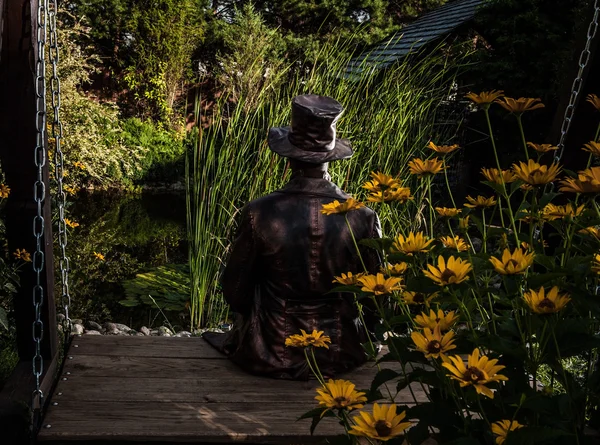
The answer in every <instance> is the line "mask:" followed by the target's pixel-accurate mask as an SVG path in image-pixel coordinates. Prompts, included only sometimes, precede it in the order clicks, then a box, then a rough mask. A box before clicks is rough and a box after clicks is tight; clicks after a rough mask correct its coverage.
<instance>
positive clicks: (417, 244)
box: [392, 232, 433, 255]
mask: <svg viewBox="0 0 600 445" xmlns="http://www.w3.org/2000/svg"><path fill="white" fill-rule="evenodd" d="M431 243H433V240H432V239H428V237H427V236H425V234H424V233H423V232H417V233H413V232H410V233H409V234H408V236H407V237H406V238H404V236H403V235H398V236H397V237H396V239H395V240H394V243H393V244H392V250H393V251H396V252H402V253H404V254H406V255H412V254H414V253H418V252H428V251H429V249H428V247H429V245H430V244H431Z"/></svg>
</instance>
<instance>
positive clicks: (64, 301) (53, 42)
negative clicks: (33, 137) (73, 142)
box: [48, 0, 72, 352]
mask: <svg viewBox="0 0 600 445" xmlns="http://www.w3.org/2000/svg"><path fill="white" fill-rule="evenodd" d="M57 13H58V5H57V0H49V9H48V23H49V25H50V49H49V51H48V55H49V58H50V63H51V64H52V77H51V81H50V91H51V98H52V110H53V119H52V139H53V140H54V178H55V179H56V183H57V199H56V201H57V206H58V246H59V248H60V259H59V268H60V283H61V294H60V302H61V305H62V307H63V309H64V311H65V318H64V320H63V334H64V338H65V344H66V343H67V340H68V339H69V336H70V334H71V326H72V323H71V318H70V317H69V307H70V305H71V295H70V294H69V271H70V266H69V258H68V257H67V242H68V239H67V225H66V223H65V205H66V194H65V191H64V188H63V179H64V155H63V152H62V146H61V142H62V134H63V127H62V122H61V121H60V94H61V93H60V79H59V77H58V64H59V63H60V52H59V47H58V34H57V30H56V14H57ZM65 352H66V351H65Z"/></svg>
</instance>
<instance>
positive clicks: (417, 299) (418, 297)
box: [413, 292, 425, 303]
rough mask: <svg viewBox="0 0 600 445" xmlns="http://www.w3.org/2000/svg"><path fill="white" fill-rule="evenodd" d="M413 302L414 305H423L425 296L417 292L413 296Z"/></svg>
mask: <svg viewBox="0 0 600 445" xmlns="http://www.w3.org/2000/svg"><path fill="white" fill-rule="evenodd" d="M413 301H414V302H415V303H425V295H424V294H422V293H421V292H417V293H416V294H415V296H414V297H413Z"/></svg>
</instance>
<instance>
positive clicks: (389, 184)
mask: <svg viewBox="0 0 600 445" xmlns="http://www.w3.org/2000/svg"><path fill="white" fill-rule="evenodd" d="M371 177H372V178H373V180H372V181H367V182H366V183H365V184H364V185H363V186H362V188H364V189H367V190H369V191H370V192H383V191H386V190H388V189H395V188H399V187H400V185H401V183H400V181H399V180H398V179H396V178H393V177H392V176H390V175H386V174H385V173H381V172H377V173H375V172H371Z"/></svg>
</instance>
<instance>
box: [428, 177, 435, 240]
mask: <svg viewBox="0 0 600 445" xmlns="http://www.w3.org/2000/svg"><path fill="white" fill-rule="evenodd" d="M432 178H433V177H432V176H429V177H428V178H427V195H428V196H429V236H430V237H431V238H432V239H433V238H434V235H433V201H432V199H431V181H432Z"/></svg>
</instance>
